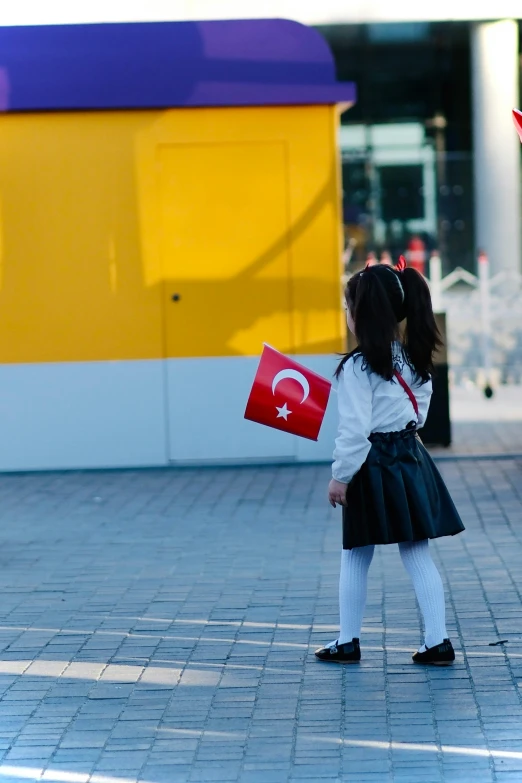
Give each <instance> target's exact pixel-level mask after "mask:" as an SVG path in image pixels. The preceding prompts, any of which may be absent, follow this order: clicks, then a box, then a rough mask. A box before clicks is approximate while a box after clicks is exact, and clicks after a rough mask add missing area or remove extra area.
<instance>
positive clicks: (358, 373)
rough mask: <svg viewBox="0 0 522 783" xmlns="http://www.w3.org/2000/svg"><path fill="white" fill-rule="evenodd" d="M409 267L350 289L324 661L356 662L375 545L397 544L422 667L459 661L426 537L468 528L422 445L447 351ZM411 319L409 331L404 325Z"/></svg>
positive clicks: (355, 280)
mask: <svg viewBox="0 0 522 783" xmlns="http://www.w3.org/2000/svg"><path fill="white" fill-rule="evenodd" d="M404 267H405V264H404V261H403V259H401V262H400V263H399V265H398V266H397V267H396V268H393V267H390V266H371V267H367V268H366V269H364V270H363V271H362V272H359V273H358V274H356V275H354V276H353V277H352V278H351V279H350V280H349V282H348V285H347V288H346V294H345V297H346V305H347V321H348V326H349V328H350V331H352V332H353V333H354V334H355V336H356V338H357V342H358V347H357V348H356V349H355V350H354V351H352V352H351V353H349V354H348V355H347V356H345V357H344V358H343V360H342V361H341V363H340V365H339V367H338V369H337V373H336V376H337V378H338V380H339V389H338V402H339V435H338V437H337V440H336V447H335V452H334V460H335V461H334V464H333V470H332V473H333V478H332V481H331V482H330V486H329V488H328V495H329V500H330V503H331V504H332V506H333V507H334V508H335V506H336V504H337V503H339V504H340V505H341V506H343V551H342V559H341V576H340V584H339V603H340V619H341V628H340V635H339V638H338V639H337V640H336V641H334V642H331V643H330V644H329V645H327V646H326V647H323V648H321V649H320V650H317V651H316V653H315V654H316V656H317V658H319V659H320V660H321V661H331V662H335V663H356V662H358V661H359V660H360V658H361V650H360V646H359V635H360V630H361V624H362V620H363V614H364V608H365V603H366V582H367V576H368V568H369V566H370V563H371V561H372V557H373V552H374V548H375V544H394V543H398V544H399V551H400V554H401V558H402V562H403V564H404V566H405V568H406V570H407V571H408V573H409V575H410V577H411V579H412V581H413V586H414V588H415V593H416V595H417V600H418V602H419V606H420V609H421V612H422V615H423V619H424V625H425V644H424V645H423V646H422V647H421V649H420V650H418V652H416V653H415V654H414V656H413V660H414V661H415V663H423V664H438V665H448V664H450V663H452V662H453V661H454V660H455V653H454V650H453V646H452V644H451V642H450V640H449V639H448V634H447V631H446V619H445V606H444V589H443V586H442V581H441V578H440V575H439V572H438V571H437V568H436V566H435V564H434V562H433V560H432V559H431V554H430V551H429V545H428V539H429V538H437V537H439V536H450V535H455V534H456V533H460V532H462V531H463V530H464V525H463V524H462V521H461V519H460V517H459V515H458V512H457V510H456V508H455V506H454V504H453V501H452V500H451V497H450V495H449V493H448V490H447V489H446V486H445V484H444V482H443V480H442V478H441V476H440V474H439V472H438V470H437V468H436V467H435V465H434V464H433V462H432V460H431V458H430V456H429V455H428V453H427V451H426V450H425V448H424V447H423V445H422V443H421V441H420V439H419V437H418V435H416V430H417V427H421V426H422V425H423V424H424V421H425V420H426V416H427V413H428V408H429V404H430V397H431V392H432V385H431V373H432V371H433V355H434V352H435V351H436V349H437V348H438V347H439V346H440V345H441V340H440V335H439V332H438V330H437V326H436V324H435V318H434V315H433V309H432V305H431V298H430V293H429V289H428V286H427V284H426V282H425V280H424V278H423V277H422V276H421V275H420V274H419V273H418V272H416V271H415V270H414V269H411V268H404ZM403 321H405V327H404V328H402V327H401V326H399V325H400V324H402V323H403Z"/></svg>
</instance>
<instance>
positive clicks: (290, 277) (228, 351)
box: [0, 112, 343, 363]
mask: <svg viewBox="0 0 522 783" xmlns="http://www.w3.org/2000/svg"><path fill="white" fill-rule="evenodd" d="M150 114H151V113H150V112H139V113H135V116H134V120H133V124H131V126H129V128H128V129H127V130H126V136H125V134H122V128H123V126H124V124H125V123H126V122H129V120H128V115H127V114H125V113H121V114H112V115H108V116H107V120H106V121H105V120H104V122H103V123H100V121H99V118H98V117H97V116H96V115H92V114H86V115H85V116H84V115H82V120H81V122H80V123H79V122H78V119H77V117H75V116H74V115H60V122H58V123H56V122H49V121H48V115H41V116H31V118H30V119H29V120H25V118H23V117H20V116H18V115H7V116H5V117H3V118H2V123H1V124H0V199H1V201H0V230H1V234H0V261H1V267H0V272H1V289H0V361H2V362H4V363H8V362H38V361H43V362H48V361H75V360H78V361H82V360H83V361H88V360H107V359H127V358H129V359H131V358H160V357H162V356H164V355H166V354H165V351H167V355H175V356H176V355H184V356H213V355H214V356H222V355H225V356H226V355H238V356H240V355H245V354H250V355H252V354H256V353H259V351H260V348H261V343H262V342H263V341H264V340H266V341H267V342H271V341H273V342H274V343H275V344H276V347H278V348H280V349H282V350H285V351H292V350H293V351H295V352H298V353H307V352H310V353H315V352H336V351H339V350H342V347H343V346H342V342H341V337H340V328H341V327H340V323H341V319H340V315H339V310H340V291H339V278H338V271H339V268H338V267H337V266H336V265H335V264H334V263H333V262H332V251H331V243H332V237H331V236H326V237H324V239H325V242H328V243H329V248H327V251H326V254H325V255H326V258H327V261H326V265H327V267H328V269H327V270H326V271H325V261H324V258H322V256H321V244H320V240H321V235H320V233H318V230H317V227H315V228H314V232H315V234H314V237H315V238H314V239H313V241H312V242H311V243H308V244H307V245H306V246H304V250H303V249H301V250H300V249H299V241H300V240H302V238H303V236H305V235H306V234H307V232H308V231H309V230H310V228H311V227H313V226H314V223H315V221H318V220H319V221H320V220H322V219H323V218H324V214H325V211H327V210H329V209H331V208H332V193H335V192H336V171H335V169H334V168H333V167H332V168H331V170H330V171H328V172H326V180H324V179H323V182H324V184H323V185H322V186H320V187H319V189H318V190H317V192H315V193H313V194H312V196H311V199H310V201H309V203H308V205H307V206H306V208H305V209H304V211H302V212H301V214H300V215H299V216H298V217H297V218H296V219H294V220H293V222H292V221H291V220H290V218H289V217H288V216H287V217H286V218H285V225H286V226H287V229H286V230H284V231H283V232H280V233H279V234H278V235H277V236H276V237H275V238H272V239H271V241H270V244H269V246H268V247H266V249H259V252H256V250H257V248H253V252H254V253H255V255H254V257H253V258H252V260H250V261H247V262H246V263H245V265H244V267H243V268H242V269H240V270H239V271H237V270H236V271H235V273H234V274H231V275H230V276H226V275H227V272H226V270H225V271H221V273H220V270H219V269H216V270H215V272H217V274H216V275H215V277H213V276H212V273H210V274H208V275H205V276H204V277H199V276H198V275H195V276H192V275H189V274H188V273H187V271H186V270H183V273H182V274H181V275H180V278H178V279H175V277H174V276H173V275H172V274H171V275H168V276H165V274H164V272H162V271H161V267H160V266H159V263H158V261H156V263H158V268H159V274H158V275H156V282H155V283H154V284H151V285H147V284H146V282H145V278H146V268H145V267H146V264H147V263H148V260H147V247H151V246H153V245H154V242H155V241H156V240H155V239H154V238H152V239H151V237H150V236H148V237H145V236H144V233H145V232H146V230H147V229H146V227H144V226H143V221H142V209H141V204H139V200H140V198H141V196H140V188H139V185H140V183H139V182H138V181H137V178H136V168H135V150H134V146H133V144H134V138H135V134H136V132H138V131H140V130H142V129H143V128H144V127H146V126H148V125H150V124H151V118H150ZM154 115H155V116H156V117H157V116H158V115H157V113H154ZM153 121H154V118H153V119H152V122H153ZM73 127H74V133H71V132H70V130H71V128H73ZM35 138H36V139H38V143H37V144H35V143H34V140H35ZM245 176H248V172H245ZM27 183H30V187H28V184H27ZM225 185H226V183H225ZM201 188H202V190H203V189H204V182H202V183H201ZM224 198H226V190H225V193H224ZM195 208H196V205H195ZM256 219H258V220H262V219H263V215H262V214H259V215H256ZM239 228H240V227H239ZM204 230H205V215H201V231H204ZM237 230H239V229H238V227H236V226H234V225H233V224H231V226H230V241H231V243H233V242H234V236H235V232H236V231H237ZM155 253H156V259H159V258H160V253H159V252H158V248H157V247H156V248H155ZM179 253H180V256H181V255H182V254H183V248H180V249H179ZM316 254H317V255H316ZM315 255H316V257H313V258H312V257H311V256H315ZM305 256H306V257H305ZM204 261H205V269H206V268H207V267H208V259H204ZM174 263H176V261H175V260H174ZM330 265H331V268H330ZM316 271H317V274H316ZM174 293H179V294H180V300H179V301H178V302H173V301H172V295H173V294H174Z"/></svg>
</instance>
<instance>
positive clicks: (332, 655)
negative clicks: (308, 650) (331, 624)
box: [315, 639, 361, 663]
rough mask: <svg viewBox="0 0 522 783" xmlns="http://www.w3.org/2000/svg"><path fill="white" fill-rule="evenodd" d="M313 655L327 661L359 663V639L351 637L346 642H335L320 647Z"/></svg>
mask: <svg viewBox="0 0 522 783" xmlns="http://www.w3.org/2000/svg"><path fill="white" fill-rule="evenodd" d="M315 657H316V658H319V660H320V661H327V662H329V663H359V661H360V660H361V648H360V646H359V639H352V641H351V642H346V644H338V643H337V642H335V643H334V644H332V645H330V647H321V649H320V650H316V651H315Z"/></svg>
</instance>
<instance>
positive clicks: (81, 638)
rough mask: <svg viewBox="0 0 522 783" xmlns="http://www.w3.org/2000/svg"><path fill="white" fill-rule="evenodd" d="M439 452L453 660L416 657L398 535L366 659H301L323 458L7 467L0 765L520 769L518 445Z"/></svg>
mask: <svg viewBox="0 0 522 783" xmlns="http://www.w3.org/2000/svg"><path fill="white" fill-rule="evenodd" d="M473 437H475V436H473ZM513 437H515V436H514V435H513V434H512V438H513ZM475 440H476V438H475ZM474 442H475V441H474ZM470 443H471V441H470ZM520 451H521V452H522V448H521V449H520ZM439 466H440V468H441V472H442V473H443V475H444V478H445V479H446V481H447V482H448V485H449V486H450V488H451V489H452V491H453V494H454V497H455V500H456V502H457V505H458V506H459V508H460V510H461V513H462V515H463V518H464V521H465V524H466V526H467V531H466V533H465V534H463V535H461V536H457V537H455V538H454V539H439V540H438V541H435V542H432V545H431V547H432V552H433V554H434V558H435V560H436V562H437V563H438V565H439V566H440V569H441V573H442V577H443V580H444V583H445V587H446V591H447V599H448V600H447V603H448V627H449V629H450V634H451V636H452V638H453V640H454V643H455V646H456V648H457V652H458V660H457V664H456V665H455V666H454V667H453V668H452V669H451V670H439V669H433V670H429V669H427V670H424V669H419V668H418V667H414V665H413V664H412V663H411V660H410V656H411V652H412V651H413V650H414V649H415V647H416V646H417V645H418V644H419V642H420V639H421V634H420V630H419V628H420V626H419V614H418V608H417V606H416V602H415V597H414V595H413V591H412V589H411V584H410V582H409V578H408V576H407V575H406V574H405V572H404V571H403V569H402V566H401V563H400V559H399V556H398V552H397V548H396V547H393V546H392V547H383V548H381V549H380V550H379V551H378V553H377V555H376V557H375V559H374V562H373V564H372V568H371V571H370V579H369V590H368V606H367V613H366V617H365V621H364V628H363V632H362V638H361V643H362V649H363V661H362V663H361V666H360V667H349V668H343V667H331V668H330V667H328V666H321V665H320V664H317V662H316V661H315V659H314V656H313V650H314V649H315V647H317V646H319V645H321V644H322V643H324V642H325V641H328V640H330V639H333V638H335V633H336V624H337V613H338V608H337V579H338V565H339V547H340V518H339V514H338V513H337V512H335V511H333V510H332V509H330V508H329V507H328V506H327V504H326V503H325V501H324V491H325V486H326V483H327V481H328V468H327V467H323V466H285V467H269V466H267V467H263V468H241V469H228V468H227V469H219V470H208V471H205V470H196V469H194V470H192V469H191V470H179V471H176V470H150V471H142V472H140V471H121V472H118V471H109V472H96V473H82V472H78V473H69V474H58V473H56V474H34V475H27V476H8V475H3V476H2V475H0V531H1V533H2V536H3V544H4V546H3V549H4V551H5V552H7V553H8V556H7V555H6V556H5V557H4V559H3V564H2V569H1V570H0V591H1V594H2V597H3V602H2V607H1V608H0V626H1V628H0V757H1V758H2V762H1V764H3V765H5V766H7V768H8V769H9V767H8V765H9V764H11V765H12V766H16V765H19V766H21V765H25V768H37V767H43V768H46V767H47V766H49V767H50V769H54V770H55V771H56V773H57V779H59V776H60V775H61V776H62V778H61V779H63V775H64V774H66V773H67V772H68V771H69V772H70V773H71V774H73V773H74V774H77V775H79V776H81V775H82V774H85V775H89V774H91V773H92V772H93V771H94V772H95V773H96V774H98V775H99V776H101V777H103V776H105V777H114V778H115V779H116V778H118V777H119V778H124V779H125V780H130V781H133V783H134V781H136V782H137V781H147V782H148V783H151V781H153V783H163V781H165V782H166V783H185V781H187V783H198V781H200V783H204V782H205V781H209V782H210V781H211V780H216V781H220V782H221V783H232V782H233V783H237V781H240V782H242V783H258V781H259V783H290V782H291V781H300V780H301V781H308V783H310V782H311V781H316V782H317V783H325V782H326V781H332V783H333V782H334V781H335V783H343V782H344V781H346V783H347V782H348V781H354V783H388V781H390V783H391V781H392V780H393V781H394V783H413V781H415V783H417V782H418V780H422V781H423V783H431V781H432V780H433V781H434V782H435V781H436V783H441V782H442V783H444V781H447V783H467V781H473V783H489V782H490V781H491V783H502V781H506V783H507V782H508V781H511V780H513V781H517V782H518V781H520V779H521V778H520V775H521V774H522V733H521V731H520V725H521V724H522V687H520V683H522V641H521V640H522V600H521V598H522V579H521V578H520V566H519V564H520V562H521V557H522V462H521V461H520V460H518V459H510V460H491V461H489V460H476V461H473V460H458V459H456V460H454V461H440V462H439ZM196 487H197V488H198V490H197V491H198V492H199V491H200V488H201V487H203V488H204V489H203V493H204V494H203V497H202V498H201V502H199V503H195V502H194V501H195V492H196ZM191 493H192V494H191ZM50 496H52V501H53V502H52V503H49V504H47V500H48V498H49V497H50ZM92 497H102V498H104V499H105V502H104V503H103V504H94V503H92V502H90V501H89V498H92ZM28 564H30V565H28ZM384 584H385V585H386V593H385V594H384V593H383V585H384ZM384 632H385V635H383V633H384ZM499 639H508V640H509V641H508V643H507V644H505V645H503V646H490V642H495V641H498V640H499ZM390 742H391V743H392V744H391V745H390ZM439 743H442V751H441V748H440V745H439ZM488 748H490V749H491V751H492V752H493V754H494V755H493V758H491V757H490V756H488V755H487V753H488V750H487V749H488ZM503 753H505V754H506V755H505V756H502V754H503ZM2 754H3V755H2ZM513 754H515V756H514V755H513ZM1 764H0V772H2V766H1ZM24 774H28V773H24ZM1 779H2V781H9V777H8V774H7V773H6V774H5V775H4V774H2V775H1ZM24 779H25V778H24ZM16 780H17V781H18V780H19V778H16Z"/></svg>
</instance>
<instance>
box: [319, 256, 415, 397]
mask: <svg viewBox="0 0 522 783" xmlns="http://www.w3.org/2000/svg"><path fill="white" fill-rule="evenodd" d="M382 269H384V267H382ZM387 274H391V275H393V276H395V273H394V272H392V271H391V270H387ZM395 285H396V287H397V295H398V296H399V297H400V296H401V294H400V286H399V285H398V284H397V283H395ZM346 302H347V305H348V307H349V309H350V312H351V314H352V316H353V320H354V323H355V337H356V338H357V343H358V347H357V348H356V349H355V351H352V352H351V353H350V354H347V355H346V356H344V357H343V359H342V360H341V362H340V364H339V366H338V368H337V371H336V373H335V376H336V378H338V377H339V375H340V373H341V370H342V369H343V367H344V365H345V363H346V362H347V361H348V359H349V358H350V357H351V356H355V355H358V354H362V356H363V358H364V360H365V361H366V362H367V363H368V365H369V366H370V368H371V369H372V370H373V372H376V373H377V374H378V375H381V376H382V377H383V378H386V380H388V381H389V380H391V379H392V378H393V369H394V368H393V355H392V344H393V342H394V341H395V340H397V339H398V338H399V324H398V322H397V317H396V315H395V312H394V308H393V306H392V302H391V300H390V296H389V295H388V293H387V290H386V286H385V284H384V280H383V279H381V275H380V274H375V273H374V274H372V273H370V274H367V273H366V272H363V273H361V274H359V275H356V276H355V277H353V278H351V279H350V280H349V281H348V286H347V289H346Z"/></svg>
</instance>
